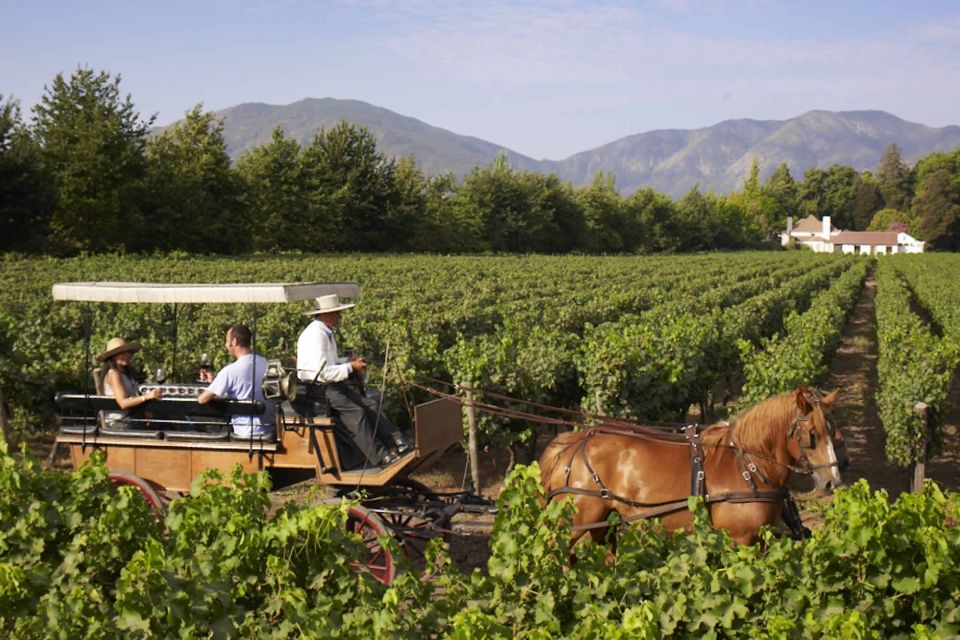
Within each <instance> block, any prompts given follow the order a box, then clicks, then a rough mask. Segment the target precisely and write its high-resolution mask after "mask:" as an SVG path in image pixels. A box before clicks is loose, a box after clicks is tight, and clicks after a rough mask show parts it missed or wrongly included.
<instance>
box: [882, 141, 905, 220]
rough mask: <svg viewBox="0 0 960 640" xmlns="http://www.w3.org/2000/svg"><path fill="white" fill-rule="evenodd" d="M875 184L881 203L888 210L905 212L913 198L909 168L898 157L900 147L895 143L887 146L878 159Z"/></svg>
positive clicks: (899, 156)
mask: <svg viewBox="0 0 960 640" xmlns="http://www.w3.org/2000/svg"><path fill="white" fill-rule="evenodd" d="M877 182H878V184H879V187H880V193H881V194H882V195H883V201H884V204H885V206H886V208H888V209H897V210H898V211H907V210H908V209H909V208H910V200H911V198H912V197H913V187H912V185H911V182H910V167H909V166H908V165H907V163H906V162H904V161H903V158H902V157H901V155H900V147H898V146H897V145H896V143H891V144H889V145H887V148H886V149H884V150H883V155H882V156H881V157H880V167H879V168H878V169H877Z"/></svg>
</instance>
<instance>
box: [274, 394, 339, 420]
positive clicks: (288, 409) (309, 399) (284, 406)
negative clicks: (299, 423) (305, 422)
mask: <svg viewBox="0 0 960 640" xmlns="http://www.w3.org/2000/svg"><path fill="white" fill-rule="evenodd" d="M280 409H281V411H283V413H287V414H292V415H295V416H300V417H302V418H317V417H321V418H323V417H327V418H328V417H330V416H331V415H332V413H331V409H330V404H329V403H328V402H327V398H326V396H325V395H324V394H323V388H322V387H320V386H313V387H310V388H300V389H298V390H297V397H296V398H294V399H293V400H292V401H291V400H287V399H284V400H283V402H281V403H280Z"/></svg>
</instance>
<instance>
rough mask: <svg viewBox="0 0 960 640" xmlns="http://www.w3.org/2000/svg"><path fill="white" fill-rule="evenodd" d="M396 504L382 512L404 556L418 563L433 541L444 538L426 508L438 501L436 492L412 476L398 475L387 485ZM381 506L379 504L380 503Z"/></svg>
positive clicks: (386, 488)
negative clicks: (400, 476) (397, 477)
mask: <svg viewBox="0 0 960 640" xmlns="http://www.w3.org/2000/svg"><path fill="white" fill-rule="evenodd" d="M385 490H386V491H388V492H389V494H388V495H389V499H388V501H390V499H392V501H393V503H394V504H392V505H390V506H389V507H387V508H386V510H385V511H383V512H379V515H380V517H381V518H382V519H383V521H384V523H385V524H386V525H387V528H388V529H389V530H390V533H391V534H392V535H393V537H394V538H395V539H396V540H397V542H399V543H400V548H402V549H403V553H404V555H406V556H407V557H408V558H410V559H411V560H413V561H414V562H415V563H417V564H422V563H424V562H425V561H426V557H425V555H424V552H425V551H426V548H427V545H428V544H430V541H431V540H433V539H434V538H437V537H442V533H441V532H440V531H439V530H438V528H437V527H438V525H440V524H441V523H438V522H436V520H435V519H432V518H430V517H429V516H430V514H429V513H427V512H426V511H425V509H426V508H427V507H429V506H430V505H431V503H435V502H437V500H438V498H437V494H435V493H434V492H433V491H432V490H431V489H430V488H429V487H427V486H426V485H425V484H423V483H422V482H417V481H416V480H412V479H410V478H399V479H397V480H394V481H393V483H392V484H391V485H389V486H388V487H385ZM378 506H379V505H378Z"/></svg>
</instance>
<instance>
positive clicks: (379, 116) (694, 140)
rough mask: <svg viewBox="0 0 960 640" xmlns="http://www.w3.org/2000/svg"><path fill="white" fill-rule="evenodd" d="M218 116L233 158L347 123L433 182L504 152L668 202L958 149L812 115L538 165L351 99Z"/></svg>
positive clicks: (945, 136) (917, 132)
mask: <svg viewBox="0 0 960 640" xmlns="http://www.w3.org/2000/svg"><path fill="white" fill-rule="evenodd" d="M216 115H217V116H218V117H220V118H222V119H223V120H224V137H225V138H226V142H227V149H228V152H229V153H230V155H231V157H232V158H234V159H236V158H238V157H239V156H240V155H241V154H242V153H243V152H244V151H247V150H248V149H250V148H252V147H254V146H256V145H259V144H263V143H264V142H267V141H268V140H269V139H270V134H271V131H272V130H273V128H274V127H275V126H277V125H280V126H282V127H283V130H284V132H285V133H286V135H288V136H292V137H294V138H296V139H297V140H299V141H300V142H302V143H305V144H306V143H309V141H310V140H311V139H312V138H313V136H314V134H315V133H316V131H317V130H318V129H320V128H321V127H323V128H330V127H332V126H333V125H335V124H336V123H337V122H339V121H340V120H346V121H348V122H351V123H353V124H356V125H361V126H364V127H366V128H367V129H369V130H370V132H371V133H372V134H373V136H374V138H375V139H376V141H377V148H378V149H379V150H380V151H381V152H383V153H385V154H387V155H388V156H394V157H402V156H407V155H411V154H412V155H413V156H414V157H415V158H416V160H417V162H418V164H419V165H420V166H421V168H422V169H423V170H424V171H425V172H426V173H428V174H431V175H435V174H438V173H443V172H446V171H451V172H453V173H454V174H455V175H457V176H463V175H465V174H466V173H467V172H469V171H470V169H472V168H473V167H475V166H478V165H482V166H483V165H488V164H490V162H491V161H492V160H493V159H494V158H495V157H496V155H497V154H498V153H500V152H505V153H506V154H507V158H508V160H509V161H510V164H511V165H512V166H513V167H514V168H517V169H522V170H530V171H540V172H543V173H555V174H557V175H558V176H560V177H561V178H563V179H564V180H570V181H572V182H573V183H574V184H576V185H583V184H589V183H590V182H592V180H593V177H594V175H595V174H596V173H597V171H601V170H602V171H605V172H608V173H612V174H613V175H614V176H615V178H616V181H617V186H618V187H619V188H620V190H621V192H623V193H625V194H626V193H632V192H633V191H636V190H637V189H640V188H643V187H652V188H654V189H656V190H657V191H660V192H662V193H666V194H669V195H671V196H673V197H679V196H682V195H683V194H685V193H686V192H688V191H689V190H690V189H691V188H693V187H694V186H699V187H700V189H701V190H702V191H707V190H713V191H715V192H718V193H728V192H730V191H732V190H734V189H738V188H740V186H742V184H743V182H744V180H745V179H746V177H747V176H748V174H749V172H750V166H751V164H752V163H753V159H754V158H756V159H757V160H759V161H760V166H761V173H762V175H763V176H764V177H766V176H768V175H769V174H770V173H772V172H773V171H774V170H775V169H776V168H777V166H778V165H780V163H783V162H785V163H787V166H789V167H790V172H791V174H792V175H793V176H794V178H796V179H797V180H801V179H802V178H803V174H804V172H805V171H806V170H807V169H808V168H810V167H818V168H827V167H830V166H831V165H834V164H842V165H847V166H850V167H853V168H854V169H857V170H875V169H876V168H877V167H878V166H879V164H880V157H881V155H882V154H883V150H884V149H885V148H886V147H887V145H889V144H890V143H891V142H895V143H897V145H899V147H900V150H901V153H902V154H903V158H904V160H906V161H907V162H909V163H911V164H912V163H913V162H915V161H917V160H918V159H920V158H922V157H923V156H925V155H927V154H929V153H932V152H933V151H951V150H953V149H955V148H957V147H958V146H960V126H948V127H942V128H933V127H927V126H924V125H921V124H916V123H913V122H907V121H905V120H901V119H900V118H897V117H896V116H893V115H891V114H889V113H886V112H884V111H840V112H834V111H819V110H818V111H808V112H807V113H804V114H803V115H800V116H797V117H796V118H791V119H790V120H726V121H724V122H721V123H719V124H715V125H713V126H710V127H705V128H702V129H666V130H657V131H648V132H647V133H639V134H636V135H632V136H627V137H625V138H621V139H619V140H615V141H613V142H610V143H608V144H605V145H603V146H600V147H597V148H595V149H591V150H588V151H583V152H581V153H577V154H575V155H572V156H570V157H569V158H567V159H565V160H556V161H554V160H539V161H538V160H534V159H533V158H530V157H528V156H525V155H523V154H520V153H516V152H514V151H511V150H510V149H507V148H505V147H502V146H499V145H496V144H493V143H491V142H487V141H485V140H480V139H479V138H474V137H470V136H462V135H459V134H456V133H453V132H451V131H447V130H446V129H440V128H438V127H433V126H431V125H429V124H426V123H425V122H421V121H420V120H417V119H415V118H410V117H407V116H402V115H400V114H398V113H394V112H393V111H390V110H388V109H383V108H381V107H376V106H373V105H371V104H367V103H365V102H361V101H358V100H336V99H333V98H323V99H315V98H308V99H305V100H301V101H299V102H295V103H293V104H289V105H284V106H276V105H268V104H261V103H247V104H241V105H238V106H235V107H231V108H229V109H224V110H222V111H218V112H216Z"/></svg>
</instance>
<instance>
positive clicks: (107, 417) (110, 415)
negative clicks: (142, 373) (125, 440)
mask: <svg viewBox="0 0 960 640" xmlns="http://www.w3.org/2000/svg"><path fill="white" fill-rule="evenodd" d="M117 371H118V373H119V374H120V383H121V384H122V385H123V390H124V391H126V392H127V397H128V398H132V397H134V396H136V395H137V394H138V389H137V382H136V381H135V380H134V379H133V378H131V377H130V376H128V375H127V374H126V373H124V372H123V371H120V370H119V369H118V370H117ZM103 393H104V394H105V395H108V396H113V397H117V394H116V393H114V391H113V387H111V386H110V382H109V377H107V376H104V377H103ZM129 416H130V412H129V411H128V410H126V409H120V410H117V411H107V412H105V413H104V416H103V419H104V422H105V423H106V425H107V427H110V428H117V427H120V428H126V427H128V426H129V425H128V424H127V418H129Z"/></svg>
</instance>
